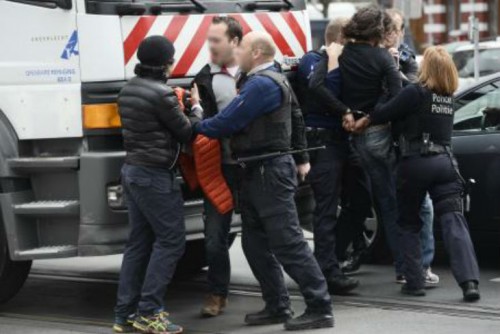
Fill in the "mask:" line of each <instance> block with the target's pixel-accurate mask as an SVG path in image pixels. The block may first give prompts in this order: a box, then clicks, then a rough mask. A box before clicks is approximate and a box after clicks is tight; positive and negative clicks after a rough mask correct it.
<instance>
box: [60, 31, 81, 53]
mask: <svg viewBox="0 0 500 334" xmlns="http://www.w3.org/2000/svg"><path fill="white" fill-rule="evenodd" d="M78 55H79V52H78V33H77V31H76V30H75V31H73V33H72V34H71V37H70V38H69V40H68V44H66V46H65V47H64V50H63V53H62V55H61V58H62V59H69V58H71V57H72V56H78Z"/></svg>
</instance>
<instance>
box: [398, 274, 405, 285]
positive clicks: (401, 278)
mask: <svg viewBox="0 0 500 334" xmlns="http://www.w3.org/2000/svg"><path fill="white" fill-rule="evenodd" d="M396 283H398V284H406V277H405V275H401V274H398V275H396Z"/></svg>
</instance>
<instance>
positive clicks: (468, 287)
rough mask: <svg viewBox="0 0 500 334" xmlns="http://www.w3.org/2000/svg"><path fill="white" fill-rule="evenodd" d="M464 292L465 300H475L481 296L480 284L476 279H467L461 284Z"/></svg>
mask: <svg viewBox="0 0 500 334" xmlns="http://www.w3.org/2000/svg"><path fill="white" fill-rule="evenodd" d="M460 287H461V288H462V291H463V293H464V301H466V302H475V301H476V300H479V298H481V295H480V294H479V285H478V283H477V282H476V281H466V282H463V283H461V284H460Z"/></svg>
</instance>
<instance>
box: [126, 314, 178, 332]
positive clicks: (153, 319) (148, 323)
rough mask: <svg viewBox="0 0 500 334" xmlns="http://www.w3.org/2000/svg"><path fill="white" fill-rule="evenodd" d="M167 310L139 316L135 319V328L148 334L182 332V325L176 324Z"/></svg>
mask: <svg viewBox="0 0 500 334" xmlns="http://www.w3.org/2000/svg"><path fill="white" fill-rule="evenodd" d="M168 315H169V314H168V313H167V312H160V313H158V314H155V315H152V316H148V317H145V316H138V317H137V318H136V319H135V321H134V325H133V326H134V328H135V329H136V330H137V331H139V332H140V333H145V334H146V333H147V334H180V333H182V332H183V329H182V327H181V326H178V325H175V324H173V323H172V322H170V320H169V319H168Z"/></svg>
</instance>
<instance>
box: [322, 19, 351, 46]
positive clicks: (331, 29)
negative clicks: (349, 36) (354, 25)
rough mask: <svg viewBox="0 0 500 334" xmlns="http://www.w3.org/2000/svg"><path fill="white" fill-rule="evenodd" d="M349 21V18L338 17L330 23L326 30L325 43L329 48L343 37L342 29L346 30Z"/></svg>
mask: <svg viewBox="0 0 500 334" xmlns="http://www.w3.org/2000/svg"><path fill="white" fill-rule="evenodd" d="M349 20H350V19H349V18H348V17H338V18H336V19H333V20H331V21H330V22H329V23H328V25H327V26H326V29H325V42H326V45H327V46H328V45H330V44H332V43H333V42H337V41H338V40H339V39H340V38H341V37H343V33H342V29H344V27H345V25H346V24H347V23H348V22H349Z"/></svg>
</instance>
